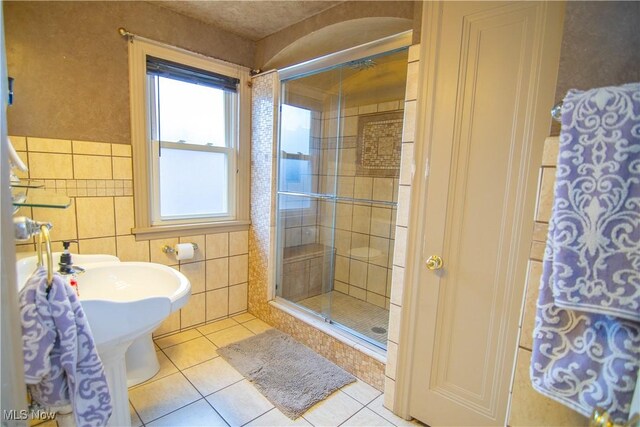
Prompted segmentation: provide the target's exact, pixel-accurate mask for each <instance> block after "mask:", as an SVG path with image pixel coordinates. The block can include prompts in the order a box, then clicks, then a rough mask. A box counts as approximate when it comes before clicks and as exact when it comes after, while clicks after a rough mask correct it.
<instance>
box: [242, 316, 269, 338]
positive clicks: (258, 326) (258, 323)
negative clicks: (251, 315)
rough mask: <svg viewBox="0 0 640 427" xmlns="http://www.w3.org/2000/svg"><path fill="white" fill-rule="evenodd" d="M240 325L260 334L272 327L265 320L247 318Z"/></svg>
mask: <svg viewBox="0 0 640 427" xmlns="http://www.w3.org/2000/svg"><path fill="white" fill-rule="evenodd" d="M242 326H244V327H245V328H247V329H249V330H250V331H251V332H253V333H254V334H256V335H258V334H261V333H263V332H264V331H267V330H269V329H273V328H272V327H271V325H269V324H268V323H266V322H263V321H262V320H260V319H253V320H249V321H248V322H246V323H243V324H242Z"/></svg>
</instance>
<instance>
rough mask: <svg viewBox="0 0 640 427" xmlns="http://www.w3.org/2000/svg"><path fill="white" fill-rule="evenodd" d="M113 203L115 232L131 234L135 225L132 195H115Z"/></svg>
mask: <svg viewBox="0 0 640 427" xmlns="http://www.w3.org/2000/svg"><path fill="white" fill-rule="evenodd" d="M114 205H115V215H116V234H118V235H123V234H131V229H132V228H133V227H135V220H134V215H135V214H134V209H133V197H116V198H115V199H114ZM163 255H164V254H163Z"/></svg>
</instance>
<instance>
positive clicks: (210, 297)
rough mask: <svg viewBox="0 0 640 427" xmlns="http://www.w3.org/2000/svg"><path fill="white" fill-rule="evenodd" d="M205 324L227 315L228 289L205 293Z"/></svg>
mask: <svg viewBox="0 0 640 427" xmlns="http://www.w3.org/2000/svg"><path fill="white" fill-rule="evenodd" d="M206 295H207V322H208V321H210V320H215V319H220V318H222V317H227V316H228V315H229V288H221V289H216V290H214V291H207V292H206Z"/></svg>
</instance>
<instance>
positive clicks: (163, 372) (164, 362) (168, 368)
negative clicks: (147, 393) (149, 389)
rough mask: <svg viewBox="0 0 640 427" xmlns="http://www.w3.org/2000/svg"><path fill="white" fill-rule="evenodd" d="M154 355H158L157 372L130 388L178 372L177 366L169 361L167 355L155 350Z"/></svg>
mask: <svg viewBox="0 0 640 427" xmlns="http://www.w3.org/2000/svg"><path fill="white" fill-rule="evenodd" d="M156 356H157V357H158V363H159V364H160V370H159V371H158V373H157V374H155V375H154V376H153V377H151V378H149V379H148V380H147V381H145V382H143V383H140V384H138V385H135V386H133V387H132V388H135V387H140V386H143V385H145V384H147V383H149V382H151V381H156V380H159V379H160V378H164V377H167V376H169V375H171V374H175V373H176V372H179V371H178V368H176V366H175V365H174V364H173V363H172V362H171V360H169V358H168V357H167V356H165V354H164V353H163V352H162V351H156Z"/></svg>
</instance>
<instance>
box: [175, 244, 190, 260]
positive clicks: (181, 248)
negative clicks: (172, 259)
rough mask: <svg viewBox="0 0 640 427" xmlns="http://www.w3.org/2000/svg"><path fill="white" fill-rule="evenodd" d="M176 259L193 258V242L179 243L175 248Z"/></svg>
mask: <svg viewBox="0 0 640 427" xmlns="http://www.w3.org/2000/svg"><path fill="white" fill-rule="evenodd" d="M174 249H175V250H176V259H177V260H178V261H181V260H183V259H192V258H193V244H192V243H178V244H177V245H176V246H175V248H174Z"/></svg>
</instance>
